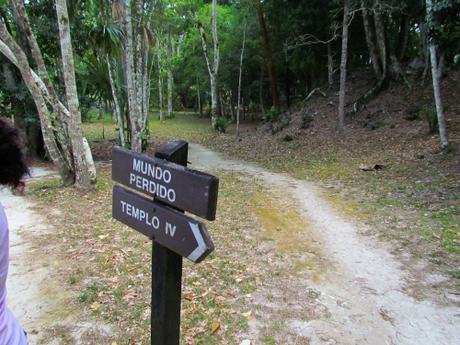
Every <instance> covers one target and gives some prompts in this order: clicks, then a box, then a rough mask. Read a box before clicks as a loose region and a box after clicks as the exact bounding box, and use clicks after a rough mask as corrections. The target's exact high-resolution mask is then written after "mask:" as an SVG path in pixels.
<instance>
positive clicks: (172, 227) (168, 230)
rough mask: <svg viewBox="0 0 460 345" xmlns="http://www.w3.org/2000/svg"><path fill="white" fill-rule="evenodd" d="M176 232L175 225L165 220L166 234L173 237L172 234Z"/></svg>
mask: <svg viewBox="0 0 460 345" xmlns="http://www.w3.org/2000/svg"><path fill="white" fill-rule="evenodd" d="M175 233H176V226H175V225H174V224H169V223H168V222H166V235H170V236H171V237H174V234H175Z"/></svg>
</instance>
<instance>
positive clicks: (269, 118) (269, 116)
mask: <svg viewBox="0 0 460 345" xmlns="http://www.w3.org/2000/svg"><path fill="white" fill-rule="evenodd" d="M280 115H281V113H280V112H279V111H278V110H277V109H276V108H275V107H271V108H270V110H268V111H267V113H266V114H265V118H264V120H265V122H276V121H278V120H279V118H280Z"/></svg>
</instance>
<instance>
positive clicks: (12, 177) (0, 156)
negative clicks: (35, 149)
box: [0, 117, 29, 188]
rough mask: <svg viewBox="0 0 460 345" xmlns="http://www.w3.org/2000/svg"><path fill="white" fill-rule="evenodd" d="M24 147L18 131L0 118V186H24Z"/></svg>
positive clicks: (25, 167) (25, 163)
mask: <svg viewBox="0 0 460 345" xmlns="http://www.w3.org/2000/svg"><path fill="white" fill-rule="evenodd" d="M23 148H24V145H23V143H22V140H21V136H20V134H19V131H18V130H17V129H16V128H15V127H14V126H13V124H12V123H11V122H10V121H9V120H8V119H6V118H2V117H0V184H2V185H7V186H10V187H13V188H18V187H20V186H23V185H24V182H23V180H22V178H23V177H24V176H25V175H28V174H29V168H28V167H27V161H26V157H25V154H24V151H23Z"/></svg>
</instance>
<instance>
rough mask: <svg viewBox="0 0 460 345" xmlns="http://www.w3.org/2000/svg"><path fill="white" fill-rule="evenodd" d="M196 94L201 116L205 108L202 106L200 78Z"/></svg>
mask: <svg viewBox="0 0 460 345" xmlns="http://www.w3.org/2000/svg"><path fill="white" fill-rule="evenodd" d="M196 88H197V90H196V96H197V101H198V113H199V114H200V117H203V108H202V106H201V90H200V81H199V80H198V82H197V84H196Z"/></svg>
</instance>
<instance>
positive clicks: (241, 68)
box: [236, 22, 247, 136]
mask: <svg viewBox="0 0 460 345" xmlns="http://www.w3.org/2000/svg"><path fill="white" fill-rule="evenodd" d="M246 29H247V23H246V22H245V23H244V31H243V46H242V48H241V56H240V74H239V77H238V106H237V108H236V136H239V135H240V108H241V82H242V76H243V59H244V48H245V47H246Z"/></svg>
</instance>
